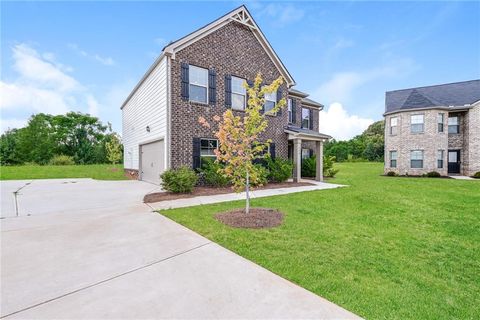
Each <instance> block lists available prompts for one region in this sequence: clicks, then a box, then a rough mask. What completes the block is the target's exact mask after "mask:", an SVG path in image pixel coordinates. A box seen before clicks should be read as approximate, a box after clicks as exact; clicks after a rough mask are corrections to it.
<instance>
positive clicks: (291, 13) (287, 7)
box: [254, 3, 305, 26]
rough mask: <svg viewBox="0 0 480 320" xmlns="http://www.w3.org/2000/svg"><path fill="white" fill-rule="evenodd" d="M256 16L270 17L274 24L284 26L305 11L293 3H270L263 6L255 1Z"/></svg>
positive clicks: (301, 16)
mask: <svg viewBox="0 0 480 320" xmlns="http://www.w3.org/2000/svg"><path fill="white" fill-rule="evenodd" d="M254 8H256V9H257V11H258V12H257V14H256V15H257V16H258V17H262V16H266V17H268V18H271V19H272V21H273V22H274V24H275V25H277V26H285V25H287V24H290V23H293V22H295V21H298V20H300V19H302V18H303V16H304V15H305V11H304V10H303V9H299V8H297V7H295V6H294V5H293V4H284V3H270V4H268V5H266V6H263V5H262V4H261V3H255V5H254Z"/></svg>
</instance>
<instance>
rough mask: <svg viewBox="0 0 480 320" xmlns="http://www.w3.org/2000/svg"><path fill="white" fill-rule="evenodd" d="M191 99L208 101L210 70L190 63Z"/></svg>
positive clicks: (189, 92) (201, 101) (202, 101)
mask: <svg viewBox="0 0 480 320" xmlns="http://www.w3.org/2000/svg"><path fill="white" fill-rule="evenodd" d="M188 72H189V73H188V77H189V81H190V82H189V86H188V88H189V89H188V96H189V99H190V101H193V102H200V103H207V101H208V70H207V69H204V68H200V67H196V66H192V65H190V66H189V68H188Z"/></svg>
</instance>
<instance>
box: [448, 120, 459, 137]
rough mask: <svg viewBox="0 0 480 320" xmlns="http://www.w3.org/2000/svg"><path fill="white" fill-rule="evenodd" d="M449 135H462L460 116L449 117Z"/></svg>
mask: <svg viewBox="0 0 480 320" xmlns="http://www.w3.org/2000/svg"><path fill="white" fill-rule="evenodd" d="M448 133H460V121H459V119H458V116H452V117H448Z"/></svg>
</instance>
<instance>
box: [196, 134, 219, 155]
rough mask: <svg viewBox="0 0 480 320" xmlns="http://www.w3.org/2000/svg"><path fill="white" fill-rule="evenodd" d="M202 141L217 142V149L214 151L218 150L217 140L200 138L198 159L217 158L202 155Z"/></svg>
mask: <svg viewBox="0 0 480 320" xmlns="http://www.w3.org/2000/svg"><path fill="white" fill-rule="evenodd" d="M204 140H208V141H210V140H213V141H216V142H217V147H216V148H215V149H216V150H218V139H210V138H200V158H215V159H216V158H217V156H216V155H205V154H204V155H202V141H204Z"/></svg>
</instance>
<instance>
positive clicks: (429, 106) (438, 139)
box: [384, 80, 480, 176]
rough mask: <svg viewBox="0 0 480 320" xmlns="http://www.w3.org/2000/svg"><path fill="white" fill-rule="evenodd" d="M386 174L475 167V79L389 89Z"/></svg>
mask: <svg viewBox="0 0 480 320" xmlns="http://www.w3.org/2000/svg"><path fill="white" fill-rule="evenodd" d="M384 116H385V169H384V170H385V173H387V172H389V171H393V172H396V173H398V174H401V175H405V174H408V175H421V174H424V173H427V172H430V171H436V172H438V173H440V174H441V175H444V176H446V175H466V176H471V175H473V174H475V173H476V172H478V171H480V80H472V81H464V82H457V83H450V84H442V85H435V86H428V87H420V88H411V89H404V90H396V91H389V92H387V93H386V96H385V114H384Z"/></svg>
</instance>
